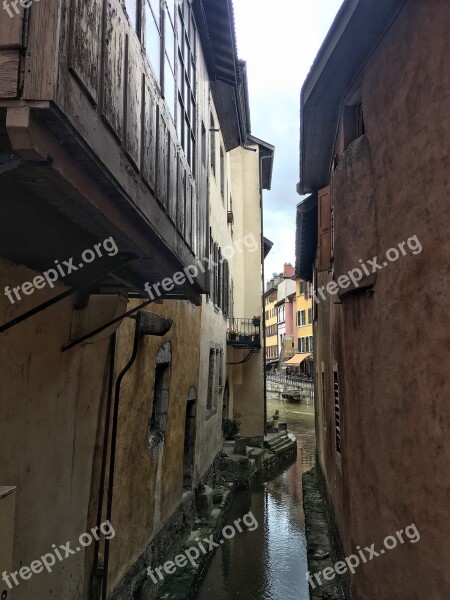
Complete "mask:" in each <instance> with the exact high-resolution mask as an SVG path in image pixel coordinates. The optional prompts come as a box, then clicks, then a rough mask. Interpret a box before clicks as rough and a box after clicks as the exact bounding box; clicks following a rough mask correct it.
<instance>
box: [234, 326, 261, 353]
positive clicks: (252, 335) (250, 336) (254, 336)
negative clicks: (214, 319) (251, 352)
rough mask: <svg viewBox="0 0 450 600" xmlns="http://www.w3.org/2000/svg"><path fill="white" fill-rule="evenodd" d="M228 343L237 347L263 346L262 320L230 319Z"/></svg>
mask: <svg viewBox="0 0 450 600" xmlns="http://www.w3.org/2000/svg"><path fill="white" fill-rule="evenodd" d="M227 343H228V344H230V345H231V346H234V347H236V348H258V349H259V348H261V320H260V319H229V322H228V331H227Z"/></svg>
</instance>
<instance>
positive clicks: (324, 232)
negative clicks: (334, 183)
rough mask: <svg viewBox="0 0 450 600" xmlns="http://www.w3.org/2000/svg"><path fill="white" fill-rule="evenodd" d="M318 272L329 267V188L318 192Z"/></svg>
mask: <svg viewBox="0 0 450 600" xmlns="http://www.w3.org/2000/svg"><path fill="white" fill-rule="evenodd" d="M318 214H319V266H318V269H319V271H328V270H329V269H330V267H331V196H330V187H329V186H328V187H326V188H324V189H322V190H320V191H319V194H318Z"/></svg>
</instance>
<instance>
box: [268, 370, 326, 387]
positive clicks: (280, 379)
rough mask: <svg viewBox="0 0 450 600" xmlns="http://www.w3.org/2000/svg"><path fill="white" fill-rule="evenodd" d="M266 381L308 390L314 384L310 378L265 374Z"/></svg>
mask: <svg viewBox="0 0 450 600" xmlns="http://www.w3.org/2000/svg"><path fill="white" fill-rule="evenodd" d="M267 379H268V380H270V381H274V382H276V383H284V384H286V385H290V386H292V387H298V388H305V387H307V388H310V387H313V385H314V382H313V380H312V379H311V378H308V377H301V376H299V375H280V374H278V373H267Z"/></svg>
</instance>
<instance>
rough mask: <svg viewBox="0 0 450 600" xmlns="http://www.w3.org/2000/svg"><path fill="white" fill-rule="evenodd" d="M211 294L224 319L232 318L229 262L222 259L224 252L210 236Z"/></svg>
mask: <svg viewBox="0 0 450 600" xmlns="http://www.w3.org/2000/svg"><path fill="white" fill-rule="evenodd" d="M210 257H211V259H212V260H211V263H210V265H211V266H210V294H211V300H212V301H213V303H214V305H215V306H217V307H218V308H220V309H221V310H222V312H223V316H224V317H229V316H231V307H232V299H231V283H230V281H231V278H230V267H229V263H228V261H227V260H225V259H224V258H223V257H222V251H221V249H220V248H219V245H218V244H216V243H215V242H214V240H213V238H212V235H210Z"/></svg>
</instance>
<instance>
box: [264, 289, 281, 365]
mask: <svg viewBox="0 0 450 600" xmlns="http://www.w3.org/2000/svg"><path fill="white" fill-rule="evenodd" d="M276 302H277V288H276V287H274V288H271V289H269V290H267V292H266V293H265V294H264V310H265V317H266V328H265V332H264V335H265V341H266V357H265V358H266V365H267V364H269V363H270V362H274V361H277V360H278V354H279V353H278V326H277V322H278V318H277V309H276V308H275V304H276Z"/></svg>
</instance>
